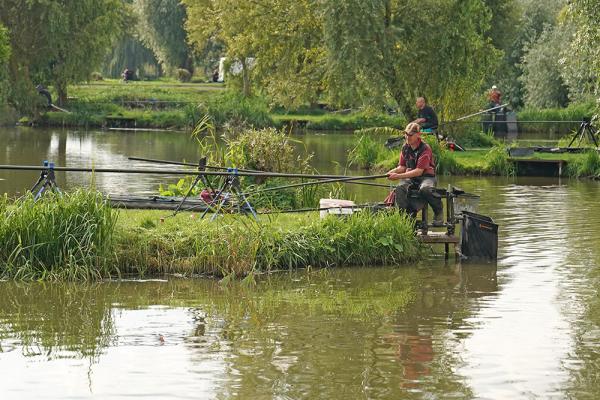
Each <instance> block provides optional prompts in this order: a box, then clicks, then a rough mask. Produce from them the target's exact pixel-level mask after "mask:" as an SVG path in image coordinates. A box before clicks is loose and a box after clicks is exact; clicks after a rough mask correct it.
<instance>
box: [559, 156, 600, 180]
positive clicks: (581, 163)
mask: <svg viewBox="0 0 600 400" xmlns="http://www.w3.org/2000/svg"><path fill="white" fill-rule="evenodd" d="M567 173H568V174H569V175H570V176H572V177H585V178H596V179H598V178H600V155H599V154H598V151H597V149H591V150H590V151H588V152H586V153H585V155H584V156H583V157H581V158H578V159H576V160H574V161H571V162H569V164H567Z"/></svg>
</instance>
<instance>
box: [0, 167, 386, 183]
mask: <svg viewBox="0 0 600 400" xmlns="http://www.w3.org/2000/svg"><path fill="white" fill-rule="evenodd" d="M47 169H48V167H45V166H37V165H0V170H14V171H42V170H47ZM53 169H54V170H55V171H64V172H93V173H115V174H153V175H197V174H198V171H194V170H164V169H124V168H83V167H54V168H53ZM202 174H203V175H210V176H230V175H238V176H263V177H267V178H307V179H345V178H350V179H352V180H360V179H374V178H380V177H383V176H385V175H381V176H379V175H372V176H348V175H320V174H292V173H284V172H260V173H259V172H240V171H239V170H235V169H230V170H228V171H202Z"/></svg>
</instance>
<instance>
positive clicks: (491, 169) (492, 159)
mask: <svg viewBox="0 0 600 400" xmlns="http://www.w3.org/2000/svg"><path fill="white" fill-rule="evenodd" d="M485 163H486V168H485V170H486V172H487V173H490V174H493V175H501V176H512V175H515V167H514V164H513V163H512V162H510V161H509V160H508V151H506V147H505V146H504V145H503V144H499V145H497V146H494V147H493V148H492V149H491V150H490V151H488V153H487V154H486V155H485Z"/></svg>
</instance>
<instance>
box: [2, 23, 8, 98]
mask: <svg viewBox="0 0 600 400" xmlns="http://www.w3.org/2000/svg"><path fill="white" fill-rule="evenodd" d="M9 58H10V44H9V39H8V30H7V29H6V28H5V27H4V26H2V25H1V24H0V106H2V105H3V104H4V102H5V101H6V93H7V91H8V83H7V74H6V71H7V66H8V59H9Z"/></svg>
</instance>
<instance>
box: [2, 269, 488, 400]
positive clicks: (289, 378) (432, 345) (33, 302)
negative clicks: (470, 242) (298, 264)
mask: <svg viewBox="0 0 600 400" xmlns="http://www.w3.org/2000/svg"><path fill="white" fill-rule="evenodd" d="M478 271H484V270H483V269H480V270H478V269H471V268H463V267H459V268H454V267H446V266H443V265H436V266H427V267H426V266H423V267H420V268H405V269H383V268H372V269H368V268H365V269H351V270H339V271H319V272H314V273H305V272H297V273H293V274H290V275H288V274H286V275H284V276H274V277H270V278H268V279H266V280H261V281H260V282H259V283H258V286H256V287H245V286H244V285H242V284H239V283H238V284H234V285H232V286H229V287H222V286H221V285H219V284H218V283H217V282H213V281H185V280H169V281H165V282H122V283H103V284H99V285H94V286H86V285H58V284H45V285H41V284H32V285H21V284H14V283H8V282H5V283H2V284H1V285H2V296H1V297H0V331H1V332H2V336H1V343H2V351H3V352H2V353H0V376H2V378H0V380H4V381H5V383H6V384H7V385H8V386H5V388H8V389H7V390H8V391H9V393H21V394H23V393H29V394H30V393H31V391H29V390H28V389H26V388H24V387H23V386H22V385H20V384H19V385H17V384H16V383H14V382H16V381H13V379H16V376H18V375H19V374H23V373H25V372H24V371H25V370H27V371H29V374H31V373H37V372H40V373H39V374H38V375H37V379H38V385H43V384H45V383H47V384H50V382H46V381H45V380H46V379H53V380H55V381H53V385H54V386H52V385H50V386H52V387H55V389H53V390H55V392H53V391H52V390H51V391H46V395H47V397H50V398H52V397H54V398H58V397H60V395H59V393H60V392H61V390H65V389H66V387H65V386H64V385H63V384H61V383H59V384H56V383H55V382H61V376H60V375H61V374H67V373H74V374H75V375H76V376H81V375H80V372H81V368H82V367H83V369H84V370H85V371H86V374H85V379H83V376H81V378H78V379H80V380H81V381H77V380H75V381H74V382H72V383H71V384H70V385H72V386H70V390H73V391H74V393H78V394H79V395H85V394H86V393H87V394H89V393H90V392H93V393H94V394H95V395H100V396H102V397H108V398H110V397H119V395H127V394H134V393H136V394H146V395H153V396H157V395H160V394H161V393H162V394H164V390H163V389H164V388H165V387H169V390H170V391H171V392H170V394H169V396H183V397H186V396H188V395H189V394H190V393H196V394H198V393H201V394H203V395H205V397H210V398H322V397H324V398H333V399H336V398H340V399H341V398H348V397H354V396H355V395H356V393H363V395H364V396H366V397H369V398H386V397H390V396H392V397H394V396H399V395H402V396H407V397H408V398H413V397H414V398H419V397H420V396H421V395H422V394H423V393H432V394H433V393H435V394H436V395H438V396H442V395H443V394H444V393H448V392H449V391H450V392H456V393H462V394H466V393H468V388H467V387H466V386H465V385H464V382H463V379H462V378H461V377H459V376H456V375H448V374H447V371H448V370H453V369H455V368H456V366H457V363H458V362H459V361H460V359H459V357H458V354H457V353H455V351H454V350H453V346H449V343H450V342H452V341H453V340H456V338H453V335H452V327H453V326H454V325H456V324H458V325H460V321H461V320H463V319H464V318H465V317H467V316H468V315H469V314H470V311H469V306H468V303H469V298H470V296H471V294H472V293H478V295H480V294H481V293H484V292H488V291H489V290H490V287H489V280H488V279H487V277H488V276H489V273H490V272H489V270H486V272H485V274H483V276H480V275H481V274H479V272H478ZM476 282H484V285H483V286H479V285H478V284H477V283H476ZM16 299H19V300H16ZM32 349H34V350H32ZM80 360H87V361H86V364H84V365H87V366H84V365H82V364H81V361H80ZM48 364H51V365H53V368H55V369H54V372H53V373H52V374H50V375H48V376H49V377H48V378H45V376H46V375H44V374H42V373H41V371H42V370H44V369H45V368H47V365H48ZM38 369H39V371H38ZM155 376H160V383H159V382H154V381H153V379H154V378H153V377H155ZM113 380H116V381H113ZM11 382H12V383H11ZM109 382H112V383H109ZM119 382H121V383H123V385H124V386H125V388H124V389H123V388H122V387H121V389H116V388H117V387H118V386H116V384H117V383H119ZM125 382H127V384H126V385H125ZM119 390H120V391H119ZM167 397H168V396H167ZM189 397H193V396H189Z"/></svg>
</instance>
